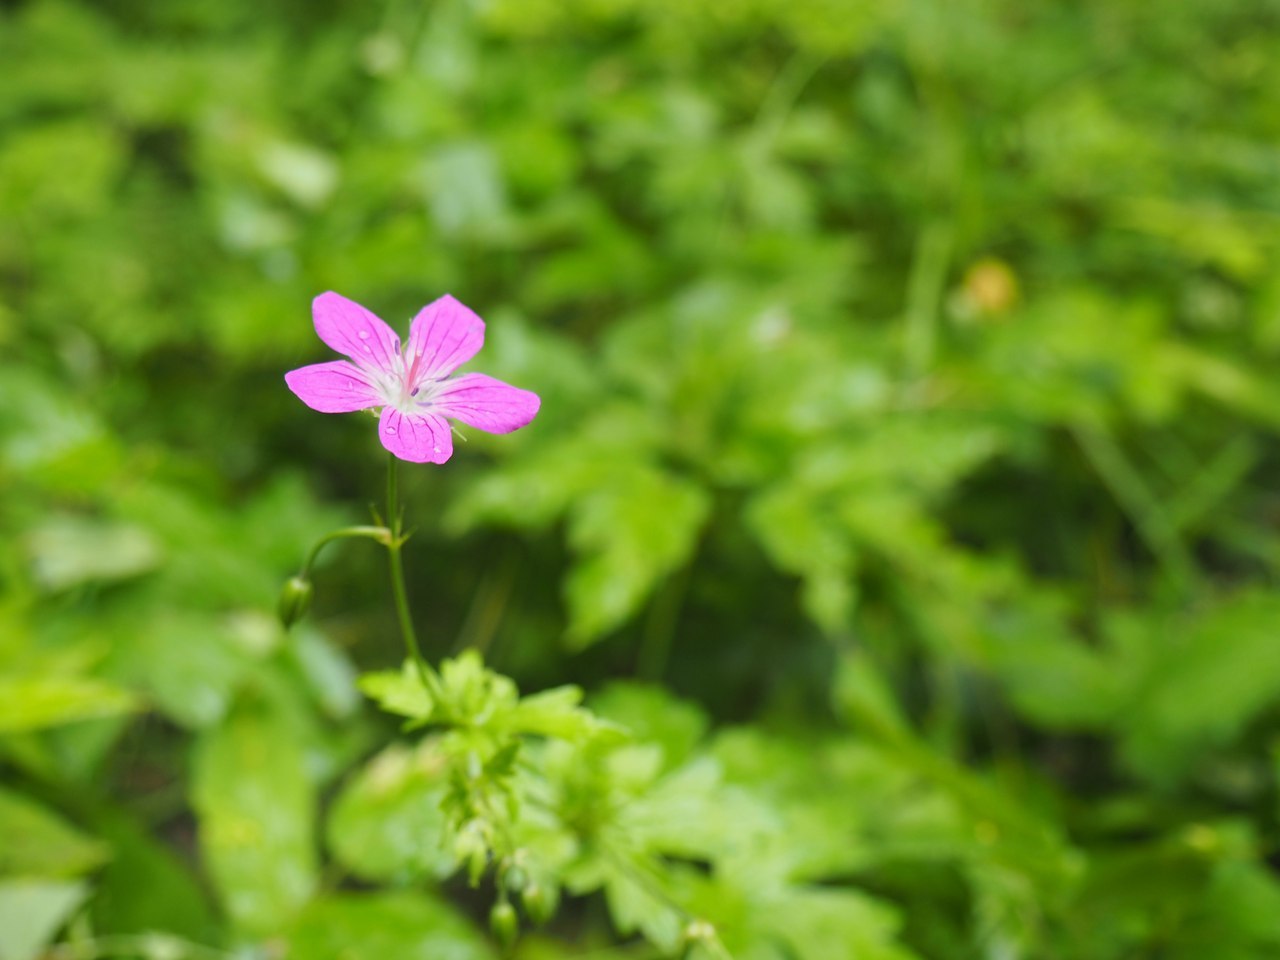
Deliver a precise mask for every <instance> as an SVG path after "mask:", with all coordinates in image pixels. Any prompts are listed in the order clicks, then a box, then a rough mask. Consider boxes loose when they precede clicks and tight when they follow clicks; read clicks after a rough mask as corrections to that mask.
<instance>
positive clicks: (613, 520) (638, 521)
mask: <svg viewBox="0 0 1280 960" xmlns="http://www.w3.org/2000/svg"><path fill="white" fill-rule="evenodd" d="M710 509H711V500H710V497H709V496H708V495H707V493H706V491H705V490H703V489H702V488H701V487H698V486H695V485H694V484H693V483H691V482H690V481H688V480H684V479H681V478H679V477H676V476H673V475H670V474H666V473H662V472H659V471H657V470H655V469H653V468H650V467H646V466H640V465H630V466H627V467H626V468H625V469H620V470H618V471H617V475H616V476H615V477H613V478H612V481H611V482H610V483H609V484H608V485H607V486H602V487H600V488H597V489H595V490H594V491H591V492H589V493H587V494H585V495H584V496H583V497H582V498H581V499H580V500H578V501H577V502H576V503H575V504H574V506H573V507H572V509H571V514H570V520H569V542H570V544H571V545H572V546H573V548H574V550H575V551H576V552H577V553H578V554H580V556H581V559H579V560H578V561H577V563H575V565H574V567H573V569H572V570H571V571H570V573H569V576H568V579H567V580H566V581H565V596H566V599H567V600H568V604H569V640H570V642H571V643H572V644H573V645H574V646H576V647H583V646H587V645H588V644H590V643H592V642H594V641H595V640H598V639H599V638H600V637H601V636H602V635H603V634H605V633H607V632H608V631H610V630H612V629H614V628H615V627H618V626H620V625H621V624H622V623H623V622H624V621H625V620H626V619H627V618H628V617H630V616H631V615H632V614H633V613H635V611H636V610H637V609H638V608H639V606H640V604H641V603H642V602H643V601H644V599H645V598H646V597H647V596H648V595H649V593H650V591H651V590H652V589H653V588H654V586H655V585H656V584H657V583H658V581H659V580H660V579H661V578H662V577H664V576H666V575H667V574H669V573H671V572H672V571H674V570H675V569H677V568H678V567H679V566H680V565H681V564H682V563H685V562H687V561H688V559H689V557H690V555H691V554H692V553H693V549H694V546H695V544H696V543H697V537H698V533H699V531H700V530H701V529H702V525H703V523H704V522H705V521H706V518H707V515H708V513H709V512H710Z"/></svg>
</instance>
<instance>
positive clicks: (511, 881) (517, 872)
mask: <svg viewBox="0 0 1280 960" xmlns="http://www.w3.org/2000/svg"><path fill="white" fill-rule="evenodd" d="M502 882H503V885H504V886H505V887H506V888H507V889H508V890H510V891H511V892H512V893H519V892H520V891H521V890H523V889H524V888H525V887H526V886H528V884H529V872H528V871H527V870H525V868H524V867H522V866H520V864H518V863H514V864H512V865H511V866H509V867H507V871H506V873H505V874H503V877H502Z"/></svg>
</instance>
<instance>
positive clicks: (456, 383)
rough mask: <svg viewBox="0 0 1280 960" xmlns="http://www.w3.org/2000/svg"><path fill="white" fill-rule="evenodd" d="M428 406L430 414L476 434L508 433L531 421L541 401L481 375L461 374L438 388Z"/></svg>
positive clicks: (499, 381) (528, 393) (506, 384)
mask: <svg viewBox="0 0 1280 960" xmlns="http://www.w3.org/2000/svg"><path fill="white" fill-rule="evenodd" d="M430 404H431V410H432V411H433V412H435V413H438V414H440V415H441V416H444V417H453V419H455V420H461V421H462V422H463V423H465V424H466V425H467V426H469V427H475V428H476V429H477V430H484V431H486V432H487V433H510V432H511V431H512V430H519V429H520V428H521V427H523V426H524V425H525V424H527V423H528V422H529V421H530V420H532V419H533V418H534V416H535V415H536V414H537V412H538V408H539V407H540V406H542V400H541V399H540V398H539V397H538V395H537V394H536V393H531V392H530V391H528V390H521V389H520V388H519V387H513V386H511V384H509V383H503V382H502V381H501V380H495V379H494V378H493V377H487V376H485V375H484V374H483V373H464V374H463V375H462V376H460V377H454V378H453V379H451V380H446V381H445V382H444V383H442V384H440V386H439V387H438V388H437V392H436V393H435V395H434V396H432V398H431V401H430Z"/></svg>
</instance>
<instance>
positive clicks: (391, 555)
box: [386, 453, 441, 704]
mask: <svg viewBox="0 0 1280 960" xmlns="http://www.w3.org/2000/svg"><path fill="white" fill-rule="evenodd" d="M396 467H397V461H396V457H395V454H390V453H389V454H388V455H387V516H386V522H387V525H388V526H389V527H390V529H391V536H390V538H389V539H388V540H387V556H388V560H389V562H390V567H391V593H392V594H393V595H394V597H395V603H396V616H397V618H399V620H400V634H401V636H403V637H404V647H405V652H406V653H408V655H409V659H410V660H412V661H413V662H414V664H415V665H416V666H417V668H418V675H419V676H420V677H421V678H422V684H423V686H425V687H426V688H427V692H428V693H429V694H430V695H431V699H432V700H433V701H434V702H435V703H437V704H438V703H440V702H441V697H440V694H441V684H440V678H439V677H438V676H436V672H435V670H433V669H432V668H431V665H430V664H428V663H427V661H426V660H425V659H423V656H422V650H421V648H419V646H418V635H417V634H416V633H415V632H414V629H413V616H412V615H411V614H410V612H409V594H408V591H406V590H405V586H404V564H403V562H402V561H401V559H400V550H401V548H402V547H403V546H404V542H405V540H407V539H408V537H406V536H405V535H404V523H403V520H404V518H403V513H402V511H401V509H400V493H399V489H398V486H397V475H398V471H397V469H396Z"/></svg>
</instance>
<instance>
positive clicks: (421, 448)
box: [378, 407, 453, 463]
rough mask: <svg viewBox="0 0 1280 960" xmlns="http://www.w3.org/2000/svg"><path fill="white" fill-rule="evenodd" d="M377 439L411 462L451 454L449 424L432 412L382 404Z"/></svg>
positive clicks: (438, 460) (439, 460)
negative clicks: (403, 409)
mask: <svg viewBox="0 0 1280 960" xmlns="http://www.w3.org/2000/svg"><path fill="white" fill-rule="evenodd" d="M378 439H379V440H381V441H382V445H383V446H384V447H386V448H387V449H388V450H390V451H391V452H392V453H394V454H395V455H396V456H397V457H399V458H400V459H401V460H408V461H410V462H412V463H444V462H445V461H446V460H448V459H449V457H451V456H452V455H453V436H452V434H451V433H450V431H449V424H447V423H445V422H444V420H442V419H441V418H440V417H437V416H436V415H435V414H434V413H424V414H419V413H407V414H406V413H401V412H400V411H399V410H397V409H396V408H395V407H384V408H383V410H382V417H381V418H380V419H379V420H378Z"/></svg>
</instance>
